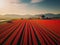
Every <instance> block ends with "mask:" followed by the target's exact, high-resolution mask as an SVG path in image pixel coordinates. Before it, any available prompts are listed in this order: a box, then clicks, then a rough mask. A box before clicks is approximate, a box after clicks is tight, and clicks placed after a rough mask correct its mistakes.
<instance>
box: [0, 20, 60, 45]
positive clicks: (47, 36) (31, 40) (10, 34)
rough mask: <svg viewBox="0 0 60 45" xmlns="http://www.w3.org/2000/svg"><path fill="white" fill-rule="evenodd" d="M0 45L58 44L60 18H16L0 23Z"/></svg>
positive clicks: (59, 42) (59, 44)
mask: <svg viewBox="0 0 60 45" xmlns="http://www.w3.org/2000/svg"><path fill="white" fill-rule="evenodd" d="M0 45H60V20H39V19H36V20H32V19H31V20H27V19H23V20H21V19H18V20H13V21H12V22H6V23H3V24H0Z"/></svg>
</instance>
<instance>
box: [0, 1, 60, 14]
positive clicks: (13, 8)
mask: <svg viewBox="0 0 60 45" xmlns="http://www.w3.org/2000/svg"><path fill="white" fill-rule="evenodd" d="M45 13H54V14H59V13H60V0H0V14H2V15H5V14H19V15H26V14H29V15H30V14H31V15H35V14H45Z"/></svg>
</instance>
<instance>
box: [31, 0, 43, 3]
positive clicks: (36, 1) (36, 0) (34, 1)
mask: <svg viewBox="0 0 60 45" xmlns="http://www.w3.org/2000/svg"><path fill="white" fill-rule="evenodd" d="M42 1H43V0H32V1H31V3H38V2H42Z"/></svg>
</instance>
